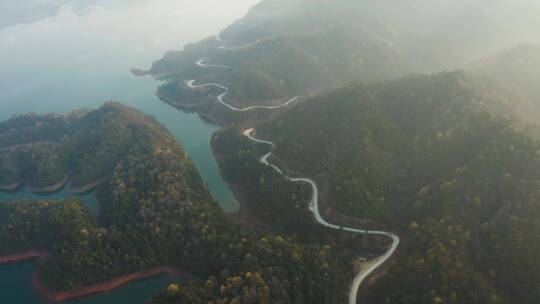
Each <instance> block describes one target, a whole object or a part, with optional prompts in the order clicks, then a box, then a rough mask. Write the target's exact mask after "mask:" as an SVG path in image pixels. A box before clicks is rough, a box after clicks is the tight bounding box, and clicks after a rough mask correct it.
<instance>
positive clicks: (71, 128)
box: [0, 102, 352, 303]
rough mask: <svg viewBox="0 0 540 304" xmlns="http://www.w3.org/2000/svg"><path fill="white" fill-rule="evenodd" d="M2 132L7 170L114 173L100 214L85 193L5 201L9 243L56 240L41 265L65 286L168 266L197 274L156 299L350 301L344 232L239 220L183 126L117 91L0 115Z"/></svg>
mask: <svg viewBox="0 0 540 304" xmlns="http://www.w3.org/2000/svg"><path fill="white" fill-rule="evenodd" d="M0 138H1V142H2V144H1V145H2V150H0V156H1V157H2V161H1V162H0V166H2V168H1V170H0V172H2V174H3V176H2V179H3V181H4V180H5V181H6V182H11V181H13V180H14V179H16V178H21V177H24V178H25V179H30V180H34V179H36V180H38V181H39V182H40V183H43V184H47V185H48V184H51V183H55V182H56V181H57V178H58V177H60V176H64V175H65V174H66V173H68V172H69V171H70V170H71V171H72V172H74V173H75V175H74V178H77V180H78V181H81V182H82V181H84V182H88V181H91V180H92V179H94V178H102V177H106V178H107V179H106V181H105V182H104V183H102V184H100V185H99V186H98V187H97V188H96V193H95V194H96V197H97V199H98V201H99V203H100V206H101V208H100V214H99V216H98V219H99V220H97V219H96V218H94V217H93V216H92V213H91V212H90V211H89V210H88V209H87V208H86V207H85V206H84V205H83V204H82V203H81V202H79V201H77V200H67V201H15V202H4V203H2V204H0V254H1V255H13V254H18V253H21V252H25V251H27V250H30V249H40V250H47V251H48V252H49V253H50V257H49V258H47V259H46V260H45V261H44V262H43V263H40V264H39V265H38V267H39V274H40V278H41V280H42V281H43V283H44V285H45V287H46V288H48V289H51V290H52V291H54V292H56V291H66V290H67V291H69V290H73V289H77V288H80V287H85V286H89V285H92V284H98V283H102V282H104V281H107V280H110V279H113V278H117V277H118V276H122V275H126V274H132V273H135V272H140V271H146V270H149V269H154V268H155V267H158V266H160V267H161V266H167V267H173V269H180V270H183V271H186V272H189V273H191V274H192V276H193V278H192V280H190V285H189V286H190V287H188V286H187V285H186V287H185V288H179V287H178V286H177V285H171V287H170V288H169V289H168V290H165V291H163V293H160V294H159V295H157V296H156V298H155V299H154V302H155V303H163V301H165V302H166V303H178V302H180V303H186V302H185V301H184V300H182V299H184V297H185V296H186V292H187V291H189V299H190V301H189V302H190V303H208V302H207V301H213V303H342V302H344V301H345V300H344V298H345V295H346V292H347V286H348V284H347V283H348V277H350V276H351V275H352V271H349V270H348V268H349V267H348V265H349V262H350V259H351V258H352V257H349V256H346V257H344V252H346V251H343V250H340V251H338V250H337V249H338V248H339V247H337V246H333V245H334V244H335V243H337V241H331V242H330V243H326V242H325V237H324V235H323V234H321V235H319V236H314V237H312V238H311V239H310V242H303V241H302V242H301V239H299V238H296V239H292V238H290V237H287V236H286V235H283V234H274V233H270V232H264V233H263V232H256V231H252V230H248V229H246V228H244V226H242V225H239V224H237V223H235V222H233V221H231V220H230V219H229V217H228V216H226V215H225V214H224V212H223V211H222V210H221V209H220V208H219V206H218V205H217V203H216V202H215V201H214V200H213V199H212V197H211V195H210V193H209V191H208V190H207V188H206V186H205V185H204V183H203V181H202V179H201V178H200V176H199V174H198V173H197V171H196V170H195V168H194V166H193V164H192V162H191V160H190V159H189V157H188V156H187V155H186V154H185V152H184V151H183V150H182V147H181V146H180V145H179V144H178V143H177V142H176V140H175V139H174V137H173V136H172V135H171V134H170V133H169V132H168V131H167V130H165V129H164V127H163V126H161V125H160V124H159V123H157V122H156V121H155V120H154V119H153V118H151V117H149V116H147V115H144V114H142V113H141V112H138V111H136V110H133V109H130V108H127V107H125V106H122V105H121V104H118V103H114V102H110V103H107V104H105V105H104V106H102V107H101V108H100V109H98V110H95V111H87V112H86V111H85V112H75V113H71V114H66V115H46V116H37V115H22V116H17V117H14V118H12V119H11V120H9V121H7V122H3V123H2V124H0ZM6 159H7V160H10V161H5V160H6ZM30 168H32V170H30ZM105 168H106V169H105ZM5 172H11V174H7V175H6V174H5ZM34 176H35V178H34ZM329 239H330V240H332V239H337V238H335V237H332V238H329ZM329 245H332V246H329ZM182 301H183V302H182Z"/></svg>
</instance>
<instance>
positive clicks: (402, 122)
mask: <svg viewBox="0 0 540 304" xmlns="http://www.w3.org/2000/svg"><path fill="white" fill-rule="evenodd" d="M471 79H472V78H471V77H469V76H467V75H465V74H464V73H463V72H452V73H440V74H435V75H432V76H418V75H415V76H410V77H407V78H403V79H398V80H391V81H384V82H381V83H376V84H361V83H355V84H352V85H350V86H347V87H345V88H343V89H338V90H335V91H330V92H328V93H323V94H321V95H317V96H315V97H312V98H309V99H307V100H305V101H304V102H302V103H299V104H297V105H296V106H294V107H293V108H292V109H290V111H288V112H286V113H284V114H283V115H281V116H280V117H278V118H277V119H275V120H273V121H270V122H267V123H264V124H262V125H260V126H258V127H257V133H258V134H257V137H259V138H265V139H270V140H272V141H274V142H275V143H276V147H277V148H276V151H275V152H274V153H275V157H274V156H272V157H273V159H274V160H273V161H274V162H276V161H278V162H279V161H281V162H282V163H284V164H286V165H287V166H288V167H289V169H291V170H293V171H298V172H302V174H308V175H309V176H313V177H317V179H318V181H319V183H320V184H321V185H320V187H321V188H322V189H326V190H325V191H324V193H323V196H324V197H325V199H326V202H325V203H324V204H325V206H326V208H325V209H323V210H325V211H324V212H323V213H324V216H325V217H326V218H335V213H336V212H337V213H338V214H341V215H347V216H353V217H355V218H360V219H366V220H370V221H365V222H364V223H369V222H373V220H375V222H374V223H373V224H372V226H373V227H377V226H378V227H380V226H386V229H387V230H388V229H392V230H395V231H399V234H400V236H402V238H403V242H402V245H401V246H402V248H401V249H400V251H398V253H397V254H396V256H395V258H394V262H393V264H392V266H389V267H388V268H387V269H386V272H387V273H386V274H385V275H383V276H381V277H379V278H378V279H377V280H376V281H375V283H373V284H372V285H370V286H369V288H368V290H369V292H370V296H369V297H367V298H368V300H366V301H367V302H369V303H426V304H428V303H516V304H517V303H534V302H535V301H536V299H537V298H538V297H539V296H540V294H539V290H538V282H540V267H539V265H540V263H539V261H538V257H539V256H540V246H539V245H538V244H539V242H538V241H539V240H538V237H539V236H540V225H539V221H538V219H539V218H540V203H539V201H540V200H539V199H540V197H538V181H539V180H540V158H539V153H540V143H539V142H538V141H536V140H533V139H531V138H530V137H529V136H527V135H526V134H524V133H522V132H521V131H519V130H517V129H516V128H514V127H513V121H512V119H510V118H508V116H507V115H504V113H501V112H500V111H499V109H500V108H501V107H500V103H502V101H501V100H499V99H497V98H496V97H494V96H493V94H485V93H484V92H483V91H482V90H480V89H478V88H477V86H476V85H475V82H474V81H471ZM221 137H223V135H222V136H220V137H217V138H216V139H215V140H219V138H221ZM237 137H238V138H239V139H237V141H241V139H240V137H241V135H240V134H238V135H237ZM229 141H231V140H229ZM238 145H241V144H237V146H238ZM216 147H218V148H219V147H220V145H217V146H216ZM226 149H227V148H226V147H225V148H223V149H222V150H223V151H227V150H226ZM242 150H244V149H242ZM219 151H221V150H220V149H218V152H219ZM237 153H238V152H237ZM257 155H261V154H260V152H259V153H258V154H255V155H252V156H251V158H252V159H256V158H257V157H258V156H257ZM249 157H250V155H249V154H246V153H245V152H243V153H238V154H237V156H236V158H238V159H241V158H248V159H249ZM220 161H221V162H223V161H225V163H224V166H225V167H224V168H225V169H226V168H227V162H230V161H229V160H226V159H225V160H220ZM244 163H246V164H247V162H246V161H244ZM245 167H247V165H246V166H244V167H242V166H237V167H236V168H237V171H234V170H225V172H226V176H232V177H234V176H242V174H243V173H242V172H243V171H246V172H250V170H252V169H249V168H245ZM227 172H228V173H227ZM245 187H246V188H248V189H247V190H246V191H249V190H250V187H252V188H255V187H257V185H256V183H255V184H253V183H250V184H247V185H246V186H245ZM270 201H271V200H270ZM269 204H271V203H269ZM275 208H279V202H275ZM285 218H286V217H285ZM364 225H366V224H364ZM368 227H369V226H368Z"/></svg>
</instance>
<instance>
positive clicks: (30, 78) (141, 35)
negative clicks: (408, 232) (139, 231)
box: [0, 0, 257, 304]
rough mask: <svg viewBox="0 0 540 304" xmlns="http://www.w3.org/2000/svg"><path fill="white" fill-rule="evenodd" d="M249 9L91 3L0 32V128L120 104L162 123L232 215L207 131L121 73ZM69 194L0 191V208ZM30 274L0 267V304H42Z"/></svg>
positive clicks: (24, 266)
mask: <svg viewBox="0 0 540 304" xmlns="http://www.w3.org/2000/svg"><path fill="white" fill-rule="evenodd" d="M24 1H25V0H20V1H18V2H16V1H12V2H13V3H24ZM26 1H28V0H26ZM51 2H53V1H51ZM67 2H69V1H67ZM88 2H89V3H90V2H92V1H88ZM256 2H257V0H227V1H226V3H225V2H224V1H222V0H199V1H196V2H195V3H194V2H192V1H185V0H130V1H128V0H125V1H123V0H115V1H110V2H107V1H95V2H94V3H92V6H89V7H87V8H86V9H84V10H82V11H84V13H80V11H81V10H80V9H78V10H77V12H79V13H75V12H74V10H73V9H71V8H70V7H68V6H65V7H63V8H61V9H60V10H59V12H58V13H57V14H56V15H54V16H52V17H48V18H44V19H41V20H39V21H36V22H33V23H29V24H21V25H16V26H11V27H7V28H4V29H2V30H0V121H1V120H6V119H8V118H9V117H11V116H12V115H14V114H19V113H25V112H36V113H47V112H67V111H71V110H73V109H76V108H91V109H92V108H97V107H99V106H100V105H101V104H103V102H105V101H107V100H117V101H121V102H123V103H126V104H128V105H130V106H132V107H135V108H137V109H140V110H142V111H144V112H146V113H148V114H151V115H153V116H154V117H156V118H157V120H158V121H160V122H161V123H162V124H164V125H165V126H166V127H167V128H168V129H169V130H170V131H171V132H172V133H173V134H174V135H175V136H176V138H177V139H178V140H179V141H180V142H181V143H182V145H183V147H184V149H185V150H186V151H187V153H188V154H189V155H190V156H191V158H192V159H193V162H194V163H195V166H196V167H197V169H198V170H199V172H200V174H201V175H202V177H203V178H204V180H205V181H206V183H207V184H208V186H209V188H210V190H211V192H212V194H213V195H214V197H215V198H216V200H218V202H219V203H220V205H221V206H222V208H223V209H224V210H225V211H228V212H231V211H236V210H237V209H238V203H237V202H236V200H235V199H234V197H233V195H232V193H231V192H230V191H229V189H228V188H227V186H226V185H225V183H224V182H223V180H222V179H221V177H220V175H219V172H218V168H217V164H216V162H215V160H214V159H213V157H212V154H211V150H210V146H209V141H210V137H211V135H212V133H213V132H214V131H215V130H216V127H215V126H212V125H209V124H207V123H205V122H203V121H202V120H201V119H200V118H199V117H198V116H196V115H193V114H185V113H181V112H179V111H177V110H174V109H172V108H170V107H169V106H167V105H166V104H164V103H162V102H161V101H159V100H158V99H157V98H156V97H155V95H154V92H155V89H156V87H157V85H158V83H156V82H154V81H153V80H151V79H150V78H135V77H133V76H132V75H131V74H130V73H129V69H130V68H131V67H142V68H147V67H148V66H149V65H150V63H151V62H152V61H153V60H155V59H157V58H159V57H161V55H162V54H163V53H164V52H165V51H167V50H170V49H179V48H181V46H182V45H184V44H186V43H189V42H192V41H197V40H199V39H202V38H204V37H207V36H210V35H213V34H215V33H217V32H218V31H219V30H220V29H222V28H224V27H225V26H226V25H227V24H229V23H231V22H232V21H233V20H235V19H238V18H240V17H242V16H243V15H244V14H245V13H246V12H247V9H248V8H249V7H250V6H252V5H253V4H255V3H256ZM8 3H10V2H8ZM1 5H2V2H0V6H1ZM216 6H219V7H216ZM0 11H2V7H0ZM69 196H71V194H70V193H69V191H67V188H65V189H63V190H62V191H59V192H57V193H53V194H49V195H46V196H43V195H35V194H31V193H28V192H27V191H26V190H25V189H24V188H23V189H21V190H20V191H18V192H15V193H5V192H2V193H0V203H1V201H2V200H7V199H16V198H34V199H42V198H47V199H58V198H65V197H69ZM79 198H80V199H81V200H82V201H83V202H84V203H85V204H87V205H88V206H89V208H90V209H91V210H94V211H96V210H97V208H98V207H97V204H96V201H95V199H94V198H93V196H92V195H90V194H87V195H83V196H80V197H79ZM33 271H34V267H33V264H32V263H21V264H16V265H9V266H2V267H0V303H13V304H17V303H21V304H22V303H24V304H34V303H42V301H41V300H40V299H39V297H38V296H37V295H36V294H35V292H33V291H32V288H31V276H32V273H33ZM171 280H172V278H169V277H160V278H156V279H152V280H147V281H143V282H137V283H133V284H129V285H127V286H125V287H123V288H120V289H118V290H115V291H113V292H111V293H108V294H102V295H96V296H92V297H88V298H85V299H80V300H77V301H72V303H133V304H137V303H140V304H143V303H145V302H146V301H147V300H148V298H149V297H150V296H151V295H152V294H153V293H154V292H155V291H156V290H157V289H159V288H163V287H165V286H167V284H168V283H170V282H171Z"/></svg>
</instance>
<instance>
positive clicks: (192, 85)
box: [186, 59, 300, 112]
mask: <svg viewBox="0 0 540 304" xmlns="http://www.w3.org/2000/svg"><path fill="white" fill-rule="evenodd" d="M195 64H196V65H197V66H200V67H203V68H223V69H229V67H228V66H226V65H219V64H205V63H204V60H203V59H201V60H199V61H197V62H196V63H195ZM195 81H196V80H195V79H192V80H189V81H187V82H186V85H187V86H188V87H189V88H191V89H200V88H205V87H216V88H219V89H222V90H223V93H221V94H219V95H218V96H217V97H216V99H217V101H219V103H221V104H222V105H224V106H226V107H227V108H229V109H230V110H232V111H234V112H247V111H251V110H256V109H264V110H277V109H280V108H284V107H287V106H288V105H290V104H291V103H293V102H295V101H297V100H299V99H300V97H298V96H297V97H293V98H291V99H289V100H287V102H285V103H283V104H280V105H276V106H249V107H246V108H237V107H235V106H233V105H230V104H228V103H227V102H225V101H224V100H223V98H225V96H226V95H227V93H229V88H228V87H226V86H224V85H221V84H218V83H205V84H201V85H196V84H195Z"/></svg>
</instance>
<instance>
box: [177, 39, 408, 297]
mask: <svg viewBox="0 0 540 304" xmlns="http://www.w3.org/2000/svg"><path fill="white" fill-rule="evenodd" d="M216 40H217V41H220V42H224V41H223V40H222V39H221V37H220V35H218V36H217V37H216ZM221 48H222V49H223V48H224V47H221ZM236 48H242V47H236ZM196 65H197V66H200V67H203V68H223V69H229V68H230V67H229V66H226V65H212V64H205V63H204V59H201V60H199V61H197V62H196ZM195 81H196V80H189V81H187V83H186V85H187V86H188V87H189V88H192V89H197V88H203V87H217V88H219V89H222V90H223V91H224V92H223V93H222V94H220V95H219V96H217V98H216V99H217V100H218V101H219V102H220V103H221V104H223V105H224V106H226V107H227V108H229V109H230V110H232V111H235V112H245V111H250V110H255V109H269V110H272V109H279V108H283V107H286V106H288V105H290V104H291V103H293V102H295V101H297V100H298V99H299V98H300V97H294V98H291V99H289V100H288V101H287V102H286V103H284V104H281V105H278V106H250V107H246V108H237V107H234V106H232V105H230V104H228V103H226V102H225V101H224V100H223V98H224V97H225V96H226V95H227V93H228V92H229V88H228V87H226V86H223V85H220V84H217V83H206V84H201V85H195ZM254 131H255V129H254V128H251V129H248V130H245V131H244V133H243V135H244V136H246V137H247V138H249V139H250V140H251V141H253V142H256V143H262V144H266V145H269V146H271V147H272V149H271V151H270V152H268V153H267V154H265V155H263V156H262V157H261V158H260V162H261V163H262V164H264V165H267V166H270V167H271V168H273V169H274V170H276V171H277V172H278V173H279V174H281V175H283V176H285V177H286V178H287V179H288V180H290V181H292V182H296V183H306V184H309V185H310V187H311V191H312V192H311V200H310V202H309V210H310V211H311V212H312V213H313V216H314V217H315V220H316V221H317V222H318V223H319V224H321V225H323V226H325V227H327V228H331V229H338V230H344V231H348V232H351V233H355V234H367V235H379V236H383V237H387V238H390V239H392V245H391V246H390V248H389V249H388V250H387V251H386V253H385V254H383V255H382V256H380V257H377V258H375V259H373V260H372V261H370V263H367V264H365V265H363V267H362V269H361V270H360V272H359V273H358V274H357V275H356V276H355V278H354V280H353V281H352V284H351V288H350V292H349V304H357V303H356V300H357V296H358V290H359V288H360V285H361V284H362V283H363V282H364V281H365V280H366V278H367V277H368V276H369V275H370V274H372V273H373V272H374V271H375V270H377V269H378V268H379V267H380V266H382V265H383V264H384V263H385V262H386V261H388V259H390V257H392V255H393V254H394V252H395V251H396V249H397V247H398V246H399V243H400V239H399V237H398V236H397V235H395V234H393V233H390V232H386V231H378V230H365V229H356V228H351V227H344V226H339V225H335V224H331V223H329V222H327V221H326V220H325V219H324V218H323V217H322V216H321V213H320V211H319V188H318V187H317V184H316V183H315V181H313V180H312V179H310V178H293V177H289V176H287V175H285V174H284V172H283V170H281V169H280V168H279V167H278V166H276V165H274V164H272V163H270V162H269V161H268V158H269V157H270V156H271V155H272V153H273V152H274V150H275V148H276V145H275V144H274V143H273V142H271V141H267V140H262V139H258V138H256V137H254V136H253V135H252V133H253V132H254Z"/></svg>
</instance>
